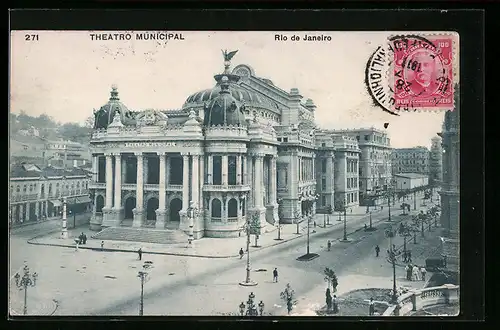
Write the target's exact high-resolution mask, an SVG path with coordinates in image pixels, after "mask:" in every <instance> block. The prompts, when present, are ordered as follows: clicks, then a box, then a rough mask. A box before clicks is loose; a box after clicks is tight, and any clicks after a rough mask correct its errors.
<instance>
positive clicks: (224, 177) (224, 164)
mask: <svg viewBox="0 0 500 330" xmlns="http://www.w3.org/2000/svg"><path fill="white" fill-rule="evenodd" d="M227 166H228V163H227V154H226V155H222V185H223V186H227V182H228V180H227V179H228V178H227V173H228V171H227Z"/></svg>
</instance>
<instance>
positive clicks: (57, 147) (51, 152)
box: [45, 140, 90, 167]
mask: <svg viewBox="0 0 500 330" xmlns="http://www.w3.org/2000/svg"><path fill="white" fill-rule="evenodd" d="M45 149H46V150H45V158H46V159H47V161H48V163H49V164H51V165H54V166H60V167H71V166H75V165H76V166H81V165H85V164H86V163H88V162H89V160H90V155H89V148H88V146H84V145H82V144H80V143H78V142H73V141H64V140H60V141H46V144H45Z"/></svg>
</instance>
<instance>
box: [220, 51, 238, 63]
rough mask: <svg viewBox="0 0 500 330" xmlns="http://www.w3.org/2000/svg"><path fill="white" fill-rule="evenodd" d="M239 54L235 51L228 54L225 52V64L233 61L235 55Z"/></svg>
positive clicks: (223, 52)
mask: <svg viewBox="0 0 500 330" xmlns="http://www.w3.org/2000/svg"><path fill="white" fill-rule="evenodd" d="M237 52H238V51H237V50H234V51H232V52H229V53H228V52H227V50H223V51H222V56H224V61H225V62H229V61H231V59H232V58H233V57H234V55H236V53H237Z"/></svg>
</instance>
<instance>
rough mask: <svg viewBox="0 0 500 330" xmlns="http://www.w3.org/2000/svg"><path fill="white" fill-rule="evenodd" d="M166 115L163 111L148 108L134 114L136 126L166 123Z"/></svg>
mask: <svg viewBox="0 0 500 330" xmlns="http://www.w3.org/2000/svg"><path fill="white" fill-rule="evenodd" d="M167 120H168V117H167V115H165V114H164V113H163V112H160V111H157V110H153V109H148V110H144V111H142V112H140V113H139V114H138V115H137V116H136V122H137V126H153V125H158V124H160V125H163V126H164V125H166V124H167Z"/></svg>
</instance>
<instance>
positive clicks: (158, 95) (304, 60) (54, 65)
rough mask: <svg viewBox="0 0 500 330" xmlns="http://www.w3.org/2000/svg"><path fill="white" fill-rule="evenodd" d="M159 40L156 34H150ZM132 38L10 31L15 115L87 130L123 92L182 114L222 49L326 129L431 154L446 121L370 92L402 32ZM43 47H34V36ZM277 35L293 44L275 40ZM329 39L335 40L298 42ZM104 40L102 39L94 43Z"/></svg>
mask: <svg viewBox="0 0 500 330" xmlns="http://www.w3.org/2000/svg"><path fill="white" fill-rule="evenodd" d="M148 32H155V31H148ZM103 33H105V34H108V33H124V34H125V33H129V34H130V35H131V40H92V39H93V38H92V34H94V35H95V34H100V35H102V34H103ZM137 33H139V32H133V31H106V32H104V31H13V32H11V49H10V54H11V71H10V77H11V80H10V111H12V112H13V113H19V112H20V111H21V110H23V111H25V112H26V113H27V114H28V115H31V116H38V115H40V114H42V113H45V114H47V115H49V116H51V117H52V118H54V119H55V120H56V121H59V122H63V123H64V122H80V123H82V124H83V122H84V121H85V119H86V118H87V117H89V116H91V115H92V111H93V109H98V108H100V107H101V106H102V105H104V104H105V103H106V102H107V101H108V99H109V96H110V95H109V92H110V90H111V85H113V84H115V85H117V86H118V90H119V93H120V99H121V101H122V102H123V103H124V104H125V105H126V106H127V107H128V108H129V109H132V110H143V109H147V108H154V109H164V110H167V109H180V108H181V107H182V105H183V103H184V102H185V100H186V99H187V98H188V96H189V95H191V94H193V93H195V92H197V91H200V90H204V89H208V88H212V87H213V86H214V84H215V81H214V78H213V76H214V74H217V73H220V72H222V71H223V58H222V55H221V49H227V50H229V51H232V50H238V53H237V54H236V55H235V56H234V58H233V59H232V61H231V64H232V67H235V66H236V65H239V64H247V65H249V66H251V67H252V68H253V69H254V70H255V74H256V76H258V77H261V78H267V79H270V80H272V81H273V83H274V84H275V85H276V86H278V87H280V88H281V89H283V90H285V91H290V89H291V88H294V87H295V88H298V89H299V90H300V93H301V95H303V96H304V100H305V99H307V98H311V99H312V100H313V101H314V103H315V104H316V106H317V109H316V113H315V116H316V122H317V124H318V125H319V127H321V128H328V129H344V128H360V127H372V126H373V127H375V128H378V129H384V127H383V125H384V123H389V126H388V127H387V129H386V131H387V133H388V135H389V137H390V138H391V145H392V147H394V148H403V147H413V146H420V145H421V146H427V147H429V146H430V140H431V138H432V137H434V136H436V133H437V132H440V131H441V125H442V122H443V119H444V113H443V112H440V111H437V112H423V111H420V112H408V113H400V116H394V115H391V114H388V113H386V112H383V111H382V110H381V109H380V108H378V107H375V106H373V104H372V101H371V98H370V96H369V95H368V92H367V91H366V86H365V83H364V74H365V66H366V63H367V61H368V59H369V57H370V56H371V54H372V53H373V52H374V50H375V49H376V48H377V46H378V45H382V44H384V43H385V41H386V39H387V37H388V36H389V35H390V34H393V33H394V32H392V33H390V32H321V33H318V32H305V31H300V32H290V31H287V32H233V31H227V32H226V31H220V32H219V31H218V32H193V31H184V32H182V31H178V32H169V33H178V34H182V36H183V38H184V40H169V41H158V40H136V34H137ZM27 34H28V35H29V34H37V35H38V40H33V41H27V40H26V35H27ZM276 35H283V36H286V37H287V38H288V39H287V41H283V40H281V41H279V40H276ZM294 35H297V36H299V37H300V38H303V36H304V35H325V36H329V37H331V40H330V41H324V42H321V41H302V40H300V41H291V39H292V36H294ZM94 39H95V38H94Z"/></svg>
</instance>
